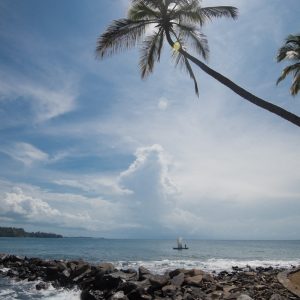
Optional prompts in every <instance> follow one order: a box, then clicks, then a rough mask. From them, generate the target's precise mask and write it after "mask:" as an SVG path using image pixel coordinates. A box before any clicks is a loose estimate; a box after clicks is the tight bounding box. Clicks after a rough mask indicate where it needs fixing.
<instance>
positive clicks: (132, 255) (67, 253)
mask: <svg viewBox="0 0 300 300" xmlns="http://www.w3.org/2000/svg"><path fill="white" fill-rule="evenodd" d="M185 242H186V244H187V246H188V248H189V249H188V250H173V247H176V241H175V240H134V239H132V240H125V239H124V240H123V239H97V238H62V239H42V238H0V253H10V254H15V255H21V256H28V257H40V258H44V259H83V260H85V261H88V262H90V263H93V264H97V263H99V262H112V263H113V264H114V265H115V266H116V267H117V268H136V269H137V268H138V267H139V266H141V265H143V266H145V267H146V268H148V269H150V270H151V271H152V272H153V273H164V272H165V271H166V270H170V269H175V268H178V267H179V268H199V269H203V270H206V271H208V272H213V271H215V272H219V271H222V270H230V269H231V267H232V266H239V267H244V266H247V265H250V266H252V267H258V266H264V267H266V266H273V267H291V266H298V265H300V241H203V240H187V241H185ZM35 284H36V282H35V283H32V282H26V281H25V282H16V281H12V280H9V279H4V278H0V299H74V300H76V299H80V292H79V291H78V290H76V289H74V290H71V291H67V290H55V289H54V288H50V289H49V290H46V291H36V290H35Z"/></svg>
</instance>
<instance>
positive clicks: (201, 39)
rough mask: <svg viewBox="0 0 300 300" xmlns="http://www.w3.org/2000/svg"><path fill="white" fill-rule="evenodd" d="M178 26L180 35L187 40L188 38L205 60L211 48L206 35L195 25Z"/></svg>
mask: <svg viewBox="0 0 300 300" xmlns="http://www.w3.org/2000/svg"><path fill="white" fill-rule="evenodd" d="M174 25H176V27H177V28H178V30H179V35H180V36H182V37H183V38H184V39H185V40H188V41H189V42H190V43H191V45H192V47H193V48H194V49H195V50H196V51H197V53H198V54H200V55H201V56H202V57H203V58H204V59H205V60H207V59H208V54H209V48H208V42H207V39H206V36H205V35H204V34H202V33H201V32H200V31H198V30H197V29H196V27H195V26H192V25H188V24H183V23H180V24H177V23H175V24H174Z"/></svg>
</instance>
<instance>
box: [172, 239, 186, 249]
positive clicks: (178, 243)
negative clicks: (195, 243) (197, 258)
mask: <svg viewBox="0 0 300 300" xmlns="http://www.w3.org/2000/svg"><path fill="white" fill-rule="evenodd" d="M173 249H174V250H186V249H189V248H188V247H187V246H186V244H184V247H183V246H182V238H181V237H179V238H178V239H177V247H174V248H173Z"/></svg>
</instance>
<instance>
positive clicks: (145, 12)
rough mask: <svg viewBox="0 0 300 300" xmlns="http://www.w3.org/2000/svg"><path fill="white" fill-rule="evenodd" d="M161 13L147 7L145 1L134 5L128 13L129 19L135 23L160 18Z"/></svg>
mask: <svg viewBox="0 0 300 300" xmlns="http://www.w3.org/2000/svg"><path fill="white" fill-rule="evenodd" d="M158 15H159V11H155V9H153V8H151V7H150V6H148V5H146V4H145V3H144V2H143V1H142V2H141V1H139V2H137V3H134V4H133V5H132V6H131V7H130V9H129V11H128V19H130V20H133V21H138V20H149V19H151V18H158Z"/></svg>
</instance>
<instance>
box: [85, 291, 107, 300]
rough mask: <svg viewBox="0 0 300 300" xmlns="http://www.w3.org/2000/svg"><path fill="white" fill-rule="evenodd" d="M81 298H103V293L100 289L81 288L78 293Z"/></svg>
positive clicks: (101, 299)
mask: <svg viewBox="0 0 300 300" xmlns="http://www.w3.org/2000/svg"><path fill="white" fill-rule="evenodd" d="M80 299H81V300H103V299H105V298H104V294H103V292H101V291H90V290H83V291H82V292H81V295H80Z"/></svg>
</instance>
